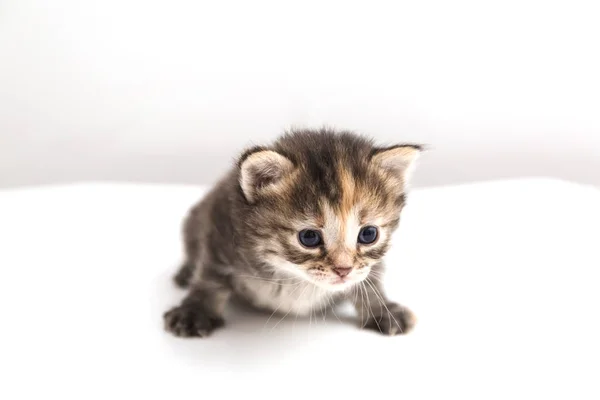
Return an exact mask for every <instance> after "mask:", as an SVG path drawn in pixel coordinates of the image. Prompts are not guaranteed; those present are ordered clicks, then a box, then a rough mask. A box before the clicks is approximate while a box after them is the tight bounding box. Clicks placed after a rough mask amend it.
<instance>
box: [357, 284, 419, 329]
mask: <svg viewBox="0 0 600 400" xmlns="http://www.w3.org/2000/svg"><path fill="white" fill-rule="evenodd" d="M358 285H360V287H357V288H356V289H355V290H357V292H356V293H355V294H356V296H354V297H353V298H352V299H351V300H352V301H353V303H354V307H355V308H356V312H357V313H358V317H359V318H360V319H361V324H362V325H361V326H363V327H364V328H367V329H373V330H375V331H378V332H381V333H383V334H384V335H400V334H403V333H407V332H408V331H410V329H411V328H412V327H413V326H414V324H415V322H416V319H415V316H414V315H413V313H412V312H411V311H410V310H409V309H407V308H405V307H403V306H401V305H400V304H398V303H395V302H393V301H390V300H389V299H388V298H387V296H386V295H385V293H384V291H383V288H382V286H381V284H380V283H379V282H377V281H375V280H373V279H367V280H365V281H363V282H361V283H359V284H358Z"/></svg>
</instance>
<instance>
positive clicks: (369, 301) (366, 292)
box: [361, 281, 381, 331]
mask: <svg viewBox="0 0 600 400" xmlns="http://www.w3.org/2000/svg"><path fill="white" fill-rule="evenodd" d="M361 285H362V286H363V287H364V289H365V296H366V297H367V302H368V303H369V308H368V310H369V311H371V315H372V316H373V320H374V321H375V324H377V328H378V329H379V330H380V331H381V327H380V326H379V321H377V318H376V317H375V313H374V312H373V308H371V299H369V291H368V290H367V287H366V286H365V282H364V281H363V282H361Z"/></svg>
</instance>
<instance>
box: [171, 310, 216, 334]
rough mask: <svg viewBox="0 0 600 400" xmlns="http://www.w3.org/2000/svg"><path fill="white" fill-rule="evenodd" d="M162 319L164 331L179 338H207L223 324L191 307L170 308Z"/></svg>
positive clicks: (204, 312)
mask: <svg viewBox="0 0 600 400" xmlns="http://www.w3.org/2000/svg"><path fill="white" fill-rule="evenodd" d="M163 319H164V322H165V329H166V330H167V331H169V332H171V333H172V334H174V335H175V336H179V337H207V336H209V335H210V334H211V332H212V331H214V330H215V329H217V328H220V327H221V326H223V325H224V324H225V321H223V319H222V318H219V317H214V316H211V315H209V314H207V313H206V311H204V310H202V308H199V307H197V306H196V307H194V306H193V305H183V306H179V307H175V308H172V309H171V310H169V311H167V312H166V313H165V314H164V315H163Z"/></svg>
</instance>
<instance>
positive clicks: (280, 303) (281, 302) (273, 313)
mask: <svg viewBox="0 0 600 400" xmlns="http://www.w3.org/2000/svg"><path fill="white" fill-rule="evenodd" d="M299 287H300V285H298V286H296V288H295V289H294V290H293V291H292V293H290V295H292V294H294V293H295V292H296V290H298V288H299ZM282 304H283V300H281V301H280V302H279V305H278V306H277V308H276V309H275V310H273V312H272V313H271V315H270V316H269V318H268V319H267V322H265V325H264V326H263V330H264V329H265V328H266V327H267V325H268V324H269V321H271V318H273V315H275V313H276V312H277V310H279V307H281V305H282Z"/></svg>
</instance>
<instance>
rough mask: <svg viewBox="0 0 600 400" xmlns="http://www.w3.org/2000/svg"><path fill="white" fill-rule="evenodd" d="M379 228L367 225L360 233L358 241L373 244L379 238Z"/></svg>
mask: <svg viewBox="0 0 600 400" xmlns="http://www.w3.org/2000/svg"><path fill="white" fill-rule="evenodd" d="M377 237H378V233H377V228H375V227H374V226H365V227H364V228H362V229H361V230H360V232H359V233H358V243H361V244H373V243H375V241H376V240H377Z"/></svg>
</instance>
